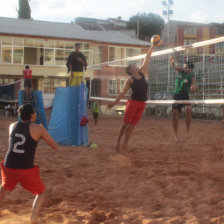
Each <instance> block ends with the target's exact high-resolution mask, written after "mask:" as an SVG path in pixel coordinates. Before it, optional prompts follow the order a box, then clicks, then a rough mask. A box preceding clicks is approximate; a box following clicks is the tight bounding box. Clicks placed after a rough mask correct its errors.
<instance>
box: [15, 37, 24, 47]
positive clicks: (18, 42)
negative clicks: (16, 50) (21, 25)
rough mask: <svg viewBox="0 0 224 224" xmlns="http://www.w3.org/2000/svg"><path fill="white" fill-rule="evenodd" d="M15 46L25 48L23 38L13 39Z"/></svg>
mask: <svg viewBox="0 0 224 224" xmlns="http://www.w3.org/2000/svg"><path fill="white" fill-rule="evenodd" d="M13 45H14V46H23V38H17V37H15V38H13Z"/></svg>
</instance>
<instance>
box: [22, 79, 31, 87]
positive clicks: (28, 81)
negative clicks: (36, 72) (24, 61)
mask: <svg viewBox="0 0 224 224" xmlns="http://www.w3.org/2000/svg"><path fill="white" fill-rule="evenodd" d="M24 87H28V88H31V87H32V79H25V80H24Z"/></svg>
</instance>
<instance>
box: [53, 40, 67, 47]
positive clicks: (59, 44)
mask: <svg viewBox="0 0 224 224" xmlns="http://www.w3.org/2000/svg"><path fill="white" fill-rule="evenodd" d="M55 48H65V43H64V41H59V40H56V41H55Z"/></svg>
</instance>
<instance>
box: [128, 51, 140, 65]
mask: <svg viewBox="0 0 224 224" xmlns="http://www.w3.org/2000/svg"><path fill="white" fill-rule="evenodd" d="M125 53H126V58H129V57H134V56H138V55H140V54H141V49H140V48H126V49H125ZM130 63H131V64H134V65H136V66H141V59H138V60H135V61H131V62H130ZM128 64H129V62H125V65H126V66H127V65H128Z"/></svg>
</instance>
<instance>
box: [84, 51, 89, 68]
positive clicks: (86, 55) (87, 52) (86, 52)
mask: <svg viewBox="0 0 224 224" xmlns="http://www.w3.org/2000/svg"><path fill="white" fill-rule="evenodd" d="M83 54H84V55H85V57H86V62H87V65H90V52H89V51H84V52H83Z"/></svg>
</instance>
